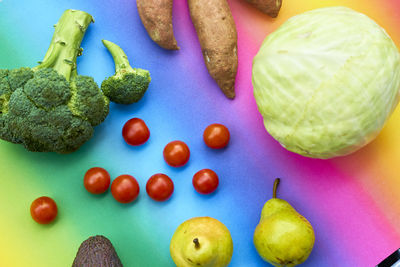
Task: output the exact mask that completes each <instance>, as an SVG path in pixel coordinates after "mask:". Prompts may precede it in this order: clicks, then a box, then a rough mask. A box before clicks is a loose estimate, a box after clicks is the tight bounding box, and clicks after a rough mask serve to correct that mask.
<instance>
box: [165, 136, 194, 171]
mask: <svg viewBox="0 0 400 267" xmlns="http://www.w3.org/2000/svg"><path fill="white" fill-rule="evenodd" d="M189 157H190V150H189V147H188V146H187V145H186V144H185V143H184V142H182V141H172V142H170V143H168V144H167V145H166V146H165V148H164V159H165V161H166V162H167V163H168V165H170V166H172V167H181V166H183V165H185V164H186V163H187V162H188V160H189Z"/></svg>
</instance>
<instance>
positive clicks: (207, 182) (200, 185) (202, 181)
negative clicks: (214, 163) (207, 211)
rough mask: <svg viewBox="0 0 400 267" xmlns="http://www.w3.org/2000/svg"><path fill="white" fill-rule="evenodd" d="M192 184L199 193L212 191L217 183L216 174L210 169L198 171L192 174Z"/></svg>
mask: <svg viewBox="0 0 400 267" xmlns="http://www.w3.org/2000/svg"><path fill="white" fill-rule="evenodd" d="M192 182H193V186H194V189H196V191H197V192H199V193H200V194H210V193H212V192H214V191H215V190H216V189H217V187H218V184H219V180H218V175H217V174H216V173H215V172H214V171H213V170H210V169H203V170H201V171H198V172H197V173H196V174H195V175H194V176H193V181H192Z"/></svg>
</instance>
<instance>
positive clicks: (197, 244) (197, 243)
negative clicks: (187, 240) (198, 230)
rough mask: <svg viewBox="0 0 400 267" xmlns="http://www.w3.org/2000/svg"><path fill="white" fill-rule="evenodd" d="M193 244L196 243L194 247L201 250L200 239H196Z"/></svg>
mask: <svg viewBox="0 0 400 267" xmlns="http://www.w3.org/2000/svg"><path fill="white" fill-rule="evenodd" d="M193 243H194V247H195V248H197V249H199V248H200V242H199V239H198V238H197V237H196V238H195V239H193Z"/></svg>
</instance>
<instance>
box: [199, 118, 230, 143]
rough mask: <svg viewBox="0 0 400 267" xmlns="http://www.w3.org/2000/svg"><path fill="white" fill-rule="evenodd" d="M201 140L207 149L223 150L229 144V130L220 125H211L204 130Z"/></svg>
mask: <svg viewBox="0 0 400 267" xmlns="http://www.w3.org/2000/svg"><path fill="white" fill-rule="evenodd" d="M203 139H204V142H205V143H206V145H207V146H208V147H211V148H214V149H217V148H224V147H226V146H227V145H228V143H229V139H230V134H229V130H228V128H226V127H225V126H224V125H222V124H218V123H214V124H211V125H209V126H207V128H206V129H205V130H204V133H203Z"/></svg>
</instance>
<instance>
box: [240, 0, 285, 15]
mask: <svg viewBox="0 0 400 267" xmlns="http://www.w3.org/2000/svg"><path fill="white" fill-rule="evenodd" d="M246 1H247V2H248V3H250V4H252V5H253V6H255V7H256V8H257V9H258V10H260V11H261V12H263V13H265V14H267V15H268V16H270V17H273V18H276V17H277V16H278V13H279V10H280V9H281V6H282V0H246Z"/></svg>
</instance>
